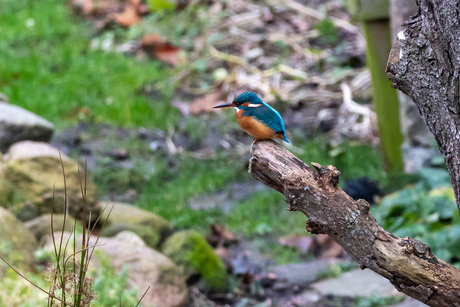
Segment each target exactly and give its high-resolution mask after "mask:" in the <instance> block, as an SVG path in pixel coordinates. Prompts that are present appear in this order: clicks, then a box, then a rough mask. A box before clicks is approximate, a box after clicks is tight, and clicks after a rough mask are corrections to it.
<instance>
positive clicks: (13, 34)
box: [0, 0, 178, 129]
mask: <svg viewBox="0 0 460 307" xmlns="http://www.w3.org/2000/svg"><path fill="white" fill-rule="evenodd" d="M64 3H65V1H63V0H41V1H30V0H29V1H27V0H5V1H2V3H1V4H0V25H1V32H0V35H1V40H0V92H3V93H5V94H6V95H7V96H9V98H10V102H11V103H12V104H16V105H19V106H21V107H24V108H26V109H27V110H29V111H32V112H34V113H37V114H39V115H41V116H43V117H45V118H46V119H48V120H50V121H52V122H53V123H55V124H57V125H58V127H59V126H62V125H64V126H66V125H69V124H73V123H76V122H78V121H82V120H84V121H96V122H106V123H111V124H116V125H129V124H134V125H143V126H146V127H158V128H161V129H166V128H167V127H169V126H171V124H174V123H176V122H177V119H178V111H177V110H176V109H174V108H172V107H171V106H170V105H169V104H165V103H162V102H163V100H164V99H165V98H164V97H162V95H160V96H159V97H157V98H155V99H148V98H147V97H146V96H145V95H144V93H143V92H142V91H139V89H140V88H142V86H144V85H146V84H149V83H152V82H154V81H160V80H164V79H165V78H167V77H168V73H169V71H168V70H166V69H165V68H164V66H162V65H161V64H160V63H159V62H155V61H153V62H152V61H150V60H148V59H145V60H136V59H134V58H128V57H125V55H124V54H123V53H120V52H105V51H102V50H95V49H93V48H91V47H90V43H89V42H90V40H91V37H92V35H93V33H92V32H93V31H94V30H92V29H91V25H90V24H89V23H86V22H85V21H83V20H81V19H78V18H77V17H76V16H75V15H73V14H72V13H71V12H70V11H69V10H68V9H67V7H66V6H65V5H64ZM111 43H112V44H114V43H118V42H117V41H116V40H113V41H111Z"/></svg>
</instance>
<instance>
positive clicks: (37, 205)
mask: <svg viewBox="0 0 460 307" xmlns="http://www.w3.org/2000/svg"><path fill="white" fill-rule="evenodd" d="M61 157H62V163H63V165H64V170H65V179H66V183H67V199H68V212H69V214H70V215H71V216H73V217H75V218H77V219H82V217H83V215H82V214H83V205H84V202H83V197H82V193H81V186H80V184H81V181H82V184H83V185H84V181H85V178H84V174H83V172H84V170H82V171H81V173H82V174H80V172H79V166H78V164H77V163H76V162H75V161H73V160H72V159H70V158H69V157H67V156H66V155H64V154H61ZM4 159H5V163H6V168H5V171H4V178H5V179H6V180H7V181H8V182H10V183H11V184H12V185H13V186H14V187H15V195H14V196H15V201H16V203H18V202H19V203H21V206H18V207H19V209H18V210H17V211H15V212H14V213H15V215H16V216H17V217H18V218H19V219H20V220H22V221H28V220H31V219H33V218H35V217H37V216H40V215H42V214H45V213H50V212H51V210H52V208H53V187H55V196H54V212H55V213H63V212H64V177H63V173H62V167H61V160H60V156H59V151H58V149H57V148H55V147H52V146H51V145H49V144H47V143H40V142H32V141H23V142H19V143H16V144H14V145H13V146H11V147H10V149H9V150H8V153H7V154H6V155H5V157H4ZM97 201H98V199H97V196H96V186H95V185H94V183H93V181H92V180H91V178H90V177H89V176H88V178H87V184H86V213H87V215H89V212H90V211H91V212H92V214H91V217H92V218H93V219H94V218H97V216H98V213H97V209H96V204H97Z"/></svg>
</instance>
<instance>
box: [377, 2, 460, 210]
mask: <svg viewBox="0 0 460 307" xmlns="http://www.w3.org/2000/svg"><path fill="white" fill-rule="evenodd" d="M417 4H418V5H419V12H418V13H417V15H415V16H414V17H412V19H411V20H410V21H407V22H406V23H405V25H406V26H407V28H406V29H405V30H404V31H401V32H399V34H398V36H397V38H396V39H395V41H394V43H393V47H392V49H391V52H390V56H389V58H388V63H387V69H386V71H387V74H388V78H389V79H390V81H392V82H393V83H394V84H393V87H394V88H397V89H399V90H401V91H402V92H403V93H405V94H407V95H408V96H410V97H411V98H412V100H413V101H414V102H415V104H416V105H417V106H418V108H419V110H420V114H421V115H422V117H423V119H424V121H425V123H426V124H427V126H428V128H429V129H430V131H431V132H432V133H433V135H434V137H435V139H436V142H437V144H438V148H439V150H440V151H441V153H442V154H443V156H444V161H445V162H446V165H447V169H448V170H449V173H450V178H451V182H452V186H453V188H454V191H455V198H456V202H457V207H458V208H459V210H460V131H459V130H460V94H459V91H460V86H459V84H460V82H459V77H460V74H459V71H460V17H459V3H458V1H454V0H445V1H439V0H417Z"/></svg>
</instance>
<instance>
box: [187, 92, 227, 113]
mask: <svg viewBox="0 0 460 307" xmlns="http://www.w3.org/2000/svg"><path fill="white" fill-rule="evenodd" d="M221 97H222V93H221V92H216V93H212V94H207V95H205V96H203V97H200V98H197V99H195V101H194V102H193V103H192V104H191V105H190V112H192V113H193V114H200V113H205V112H210V111H212V107H214V106H215V105H217V104H218V103H219V101H220V100H221V99H220V98H221Z"/></svg>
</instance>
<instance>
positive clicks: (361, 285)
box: [311, 269, 404, 297]
mask: <svg viewBox="0 0 460 307" xmlns="http://www.w3.org/2000/svg"><path fill="white" fill-rule="evenodd" d="M311 287H312V288H313V289H315V290H317V291H318V292H320V293H321V294H322V295H328V296H329V295H330V296H339V297H340V296H342V297H371V296H377V297H389V296H393V295H404V294H402V293H401V292H399V291H398V290H396V289H395V287H394V286H393V285H392V284H391V283H390V282H389V281H388V280H387V279H386V278H384V277H382V276H380V275H378V274H377V273H374V272H373V271H371V270H360V269H358V270H354V271H350V272H347V273H344V274H342V275H341V276H340V277H338V278H332V279H326V280H323V281H320V282H317V283H314V284H312V285H311Z"/></svg>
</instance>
